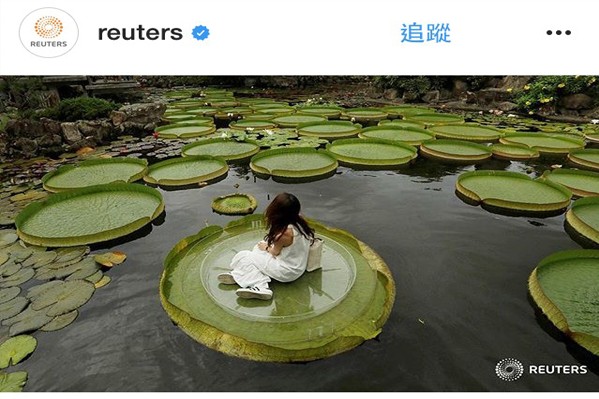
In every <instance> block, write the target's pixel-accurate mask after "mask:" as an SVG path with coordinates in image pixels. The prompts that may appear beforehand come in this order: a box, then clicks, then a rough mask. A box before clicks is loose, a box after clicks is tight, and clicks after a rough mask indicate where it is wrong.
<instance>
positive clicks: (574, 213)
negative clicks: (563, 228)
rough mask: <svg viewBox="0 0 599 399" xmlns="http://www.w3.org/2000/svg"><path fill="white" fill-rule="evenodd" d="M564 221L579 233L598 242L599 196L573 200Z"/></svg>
mask: <svg viewBox="0 0 599 399" xmlns="http://www.w3.org/2000/svg"><path fill="white" fill-rule="evenodd" d="M566 222H567V223H568V224H569V225H570V226H571V227H572V228H573V229H574V230H576V231H577V232H578V233H579V234H581V235H582V236H584V237H586V238H588V239H589V240H591V241H593V242H595V243H597V244H599V197H587V198H581V199H578V200H576V201H574V202H573V203H572V207H571V208H570V210H569V211H568V213H566Z"/></svg>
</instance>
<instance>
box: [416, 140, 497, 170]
mask: <svg viewBox="0 0 599 399" xmlns="http://www.w3.org/2000/svg"><path fill="white" fill-rule="evenodd" d="M420 153H421V154H422V155H423V156H425V157H426V158H431V159H435V160H437V161H441V162H450V163H464V164H471V163H480V162H482V161H485V160H487V159H489V158H491V156H492V155H493V154H492V152H491V150H490V149H489V147H487V146H484V145H482V144H477V143H472V142H469V141H463V140H447V139H442V140H431V141H426V142H423V143H422V144H421V145H420Z"/></svg>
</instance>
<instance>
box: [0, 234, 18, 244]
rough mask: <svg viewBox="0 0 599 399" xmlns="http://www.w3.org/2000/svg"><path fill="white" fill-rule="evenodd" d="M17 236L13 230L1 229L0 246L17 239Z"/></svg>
mask: <svg viewBox="0 0 599 399" xmlns="http://www.w3.org/2000/svg"><path fill="white" fill-rule="evenodd" d="M18 239H19V236H18V235H17V234H16V233H15V232H14V230H7V231H1V230H0V248H4V247H7V246H9V245H11V244H12V243H14V242H15V241H17V240H18Z"/></svg>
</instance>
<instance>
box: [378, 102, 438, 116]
mask: <svg viewBox="0 0 599 399" xmlns="http://www.w3.org/2000/svg"><path fill="white" fill-rule="evenodd" d="M383 111H385V112H387V113H388V114H389V116H393V117H399V116H401V117H404V118H407V117H409V116H412V115H420V114H431V113H434V112H435V110H434V109H433V108H428V107H417V106H414V105H392V106H389V107H383Z"/></svg>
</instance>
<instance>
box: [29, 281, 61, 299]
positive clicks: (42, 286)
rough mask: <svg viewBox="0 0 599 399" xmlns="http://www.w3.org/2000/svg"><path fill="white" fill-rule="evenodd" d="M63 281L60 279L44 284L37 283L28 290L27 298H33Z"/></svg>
mask: <svg viewBox="0 0 599 399" xmlns="http://www.w3.org/2000/svg"><path fill="white" fill-rule="evenodd" d="M61 283H62V281H59V280H55V281H48V282H47V283H44V284H40V285H36V286H34V287H31V288H29V290H28V291H27V294H26V295H25V298H27V299H29V300H31V299H33V298H34V297H36V296H38V295H39V294H41V293H42V292H44V291H46V290H48V289H50V288H52V287H55V286H57V285H59V284H61Z"/></svg>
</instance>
